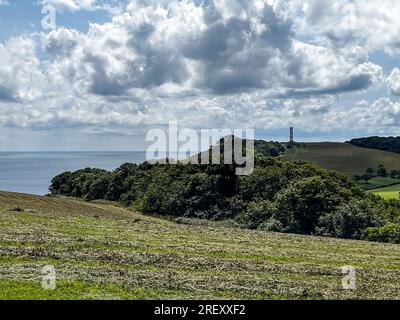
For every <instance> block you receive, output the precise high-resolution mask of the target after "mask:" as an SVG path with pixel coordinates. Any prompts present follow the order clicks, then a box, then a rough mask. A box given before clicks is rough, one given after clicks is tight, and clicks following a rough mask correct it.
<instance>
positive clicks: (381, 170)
mask: <svg viewBox="0 0 400 320" xmlns="http://www.w3.org/2000/svg"><path fill="white" fill-rule="evenodd" d="M377 174H378V176H379V177H387V170H386V168H385V167H384V166H383V165H380V166H379V168H378V171H377Z"/></svg>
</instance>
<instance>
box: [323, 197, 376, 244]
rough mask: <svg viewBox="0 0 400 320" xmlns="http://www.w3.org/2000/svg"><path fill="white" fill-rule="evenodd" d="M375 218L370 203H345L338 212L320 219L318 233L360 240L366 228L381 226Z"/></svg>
mask: <svg viewBox="0 0 400 320" xmlns="http://www.w3.org/2000/svg"><path fill="white" fill-rule="evenodd" d="M374 216H375V215H374V212H373V207H372V206H371V203H370V202H368V201H363V200H361V201H352V202H350V203H344V204H342V205H340V206H339V208H338V209H337V210H336V211H334V212H331V213H329V214H326V215H324V216H322V217H321V218H320V219H319V222H318V227H317V229H316V233H317V234H318V235H322V236H331V237H337V238H346V239H360V238H361V237H362V233H363V230H364V229H365V228H367V227H370V226H377V225H378V224H379V221H378V219H376V218H375V217H374Z"/></svg>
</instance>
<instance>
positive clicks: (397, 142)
mask: <svg viewBox="0 0 400 320" xmlns="http://www.w3.org/2000/svg"><path fill="white" fill-rule="evenodd" d="M349 143H350V144H352V145H354V146H357V147H363V148H370V149H376V150H382V151H389V152H394V153H400V137H367V138H360V139H353V140H351V141H349Z"/></svg>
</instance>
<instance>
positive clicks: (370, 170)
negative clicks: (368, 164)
mask: <svg viewBox="0 0 400 320" xmlns="http://www.w3.org/2000/svg"><path fill="white" fill-rule="evenodd" d="M366 172H367V173H368V174H374V173H375V170H374V169H372V168H368V169H367V171H366Z"/></svg>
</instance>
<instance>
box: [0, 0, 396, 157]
mask: <svg viewBox="0 0 400 320" xmlns="http://www.w3.org/2000/svg"><path fill="white" fill-rule="evenodd" d="M49 8H50V9H51V10H54V11H51V12H54V17H55V21H52V20H48V19H47V17H48V14H49V12H50V11H49V10H50V9H49ZM399 16H400V2H398V1H392V0H369V1H365V0H305V1H304V0H250V1H249V0H203V1H202V0H196V1H192V0H168V1H167V0H131V1H129V0H125V1H115V0H109V1H107V0H81V1H78V0H45V1H42V0H34V1H29V0H0V151H81V150H86V151H102V150H108V151H128V150H144V149H145V148H146V146H147V145H148V144H147V143H146V141H145V140H146V139H145V137H146V134H147V132H149V130H151V129H154V128H165V127H166V125H168V122H169V121H173V120H176V121H178V124H179V127H180V128H190V129H195V130H201V129H214V128H215V129H223V128H227V129H232V130H233V129H239V128H243V129H245V128H249V129H250V128H251V129H255V132H256V137H257V138H262V139H267V140H280V141H287V140H288V132H289V127H290V126H294V127H295V134H296V139H297V140H301V141H346V140H349V139H351V138H354V137H362V136H370V135H382V136H389V135H394V136H397V135H400V127H399V125H400V23H398V17H399ZM43 19H45V20H44V21H47V22H54V23H53V24H52V25H51V28H48V27H46V25H43V23H42V20H43ZM46 19H47V20H46Z"/></svg>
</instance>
